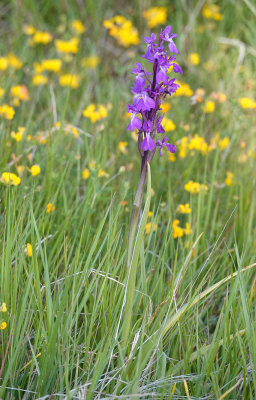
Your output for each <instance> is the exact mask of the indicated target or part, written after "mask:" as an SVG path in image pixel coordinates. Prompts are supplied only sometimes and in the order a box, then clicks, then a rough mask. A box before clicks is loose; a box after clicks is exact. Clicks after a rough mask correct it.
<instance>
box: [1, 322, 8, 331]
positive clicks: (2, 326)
mask: <svg viewBox="0 0 256 400" xmlns="http://www.w3.org/2000/svg"><path fill="white" fill-rule="evenodd" d="M6 327H7V323H6V322H2V323H1V324H0V329H1V330H2V331H3V330H4V329H5V328H6Z"/></svg>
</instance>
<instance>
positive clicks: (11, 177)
mask: <svg viewBox="0 0 256 400" xmlns="http://www.w3.org/2000/svg"><path fill="white" fill-rule="evenodd" d="M0 181H1V182H3V183H5V184H6V185H7V184H10V185H14V186H17V185H19V184H20V178H19V177H18V176H17V175H15V174H12V173H11V172H3V173H2V175H1V179H0Z"/></svg>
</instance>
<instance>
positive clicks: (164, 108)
mask: <svg viewBox="0 0 256 400" xmlns="http://www.w3.org/2000/svg"><path fill="white" fill-rule="evenodd" d="M170 109H171V105H170V104H169V103H162V104H161V111H162V112H163V113H167V112H168V111H170Z"/></svg>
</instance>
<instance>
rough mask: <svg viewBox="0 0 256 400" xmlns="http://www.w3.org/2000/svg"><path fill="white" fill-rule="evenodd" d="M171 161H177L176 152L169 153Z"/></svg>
mask: <svg viewBox="0 0 256 400" xmlns="http://www.w3.org/2000/svg"><path fill="white" fill-rule="evenodd" d="M168 157H169V161H171V162H175V161H176V156H175V154H174V153H169V156H168Z"/></svg>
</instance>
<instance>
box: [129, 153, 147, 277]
mask: <svg viewBox="0 0 256 400" xmlns="http://www.w3.org/2000/svg"><path fill="white" fill-rule="evenodd" d="M147 170H148V169H147V162H146V160H145V159H144V158H143V159H142V161H141V173H140V179H139V183H138V187H137V191H136V195H135V199H134V203H133V208H132V216H131V221H130V228H129V235H128V245H127V259H126V268H127V270H128V271H129V268H130V265H131V257H132V251H133V247H134V239H135V235H136V231H137V227H138V223H139V218H140V212H141V207H142V200H143V192H144V186H145V182H146V177H147Z"/></svg>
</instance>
